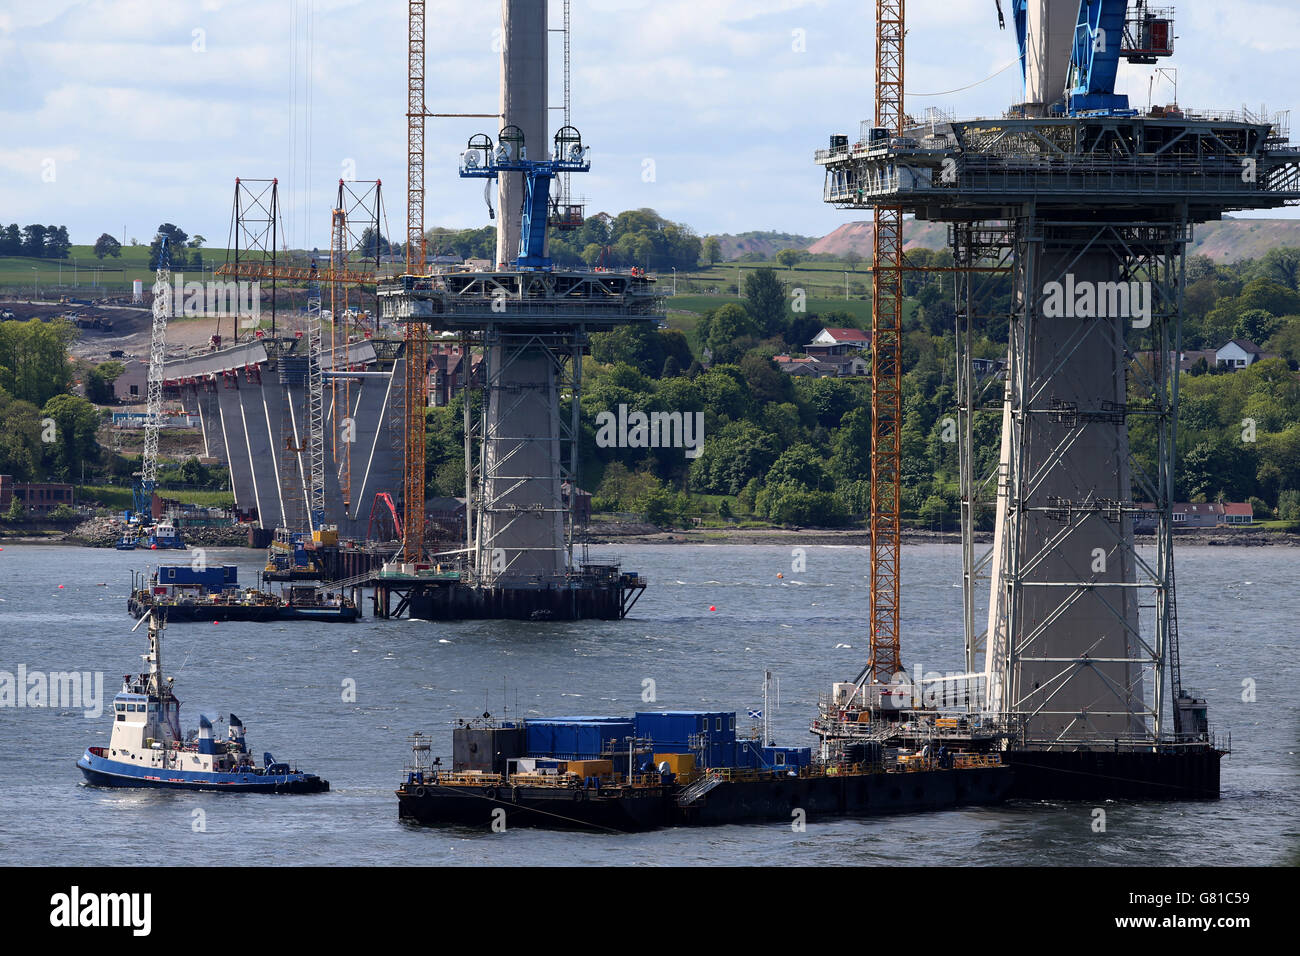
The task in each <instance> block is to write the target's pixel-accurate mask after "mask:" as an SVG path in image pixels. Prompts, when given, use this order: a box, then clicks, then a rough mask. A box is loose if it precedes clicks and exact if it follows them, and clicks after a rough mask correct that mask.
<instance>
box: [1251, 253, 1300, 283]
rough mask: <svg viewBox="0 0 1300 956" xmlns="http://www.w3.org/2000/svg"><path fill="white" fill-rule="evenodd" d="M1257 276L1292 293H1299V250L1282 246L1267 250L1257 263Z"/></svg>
mask: <svg viewBox="0 0 1300 956" xmlns="http://www.w3.org/2000/svg"><path fill="white" fill-rule="evenodd" d="M1259 274H1260V276H1261V277H1263V278H1265V279H1269V280H1271V281H1273V282H1276V283H1278V284H1279V285H1284V286H1286V287H1287V288H1288V289H1290V290H1291V291H1292V292H1300V249H1296V248H1294V247H1291V246H1283V247H1282V248H1280V249H1270V250H1268V252H1266V253H1264V258H1263V259H1261V260H1260V261H1259Z"/></svg>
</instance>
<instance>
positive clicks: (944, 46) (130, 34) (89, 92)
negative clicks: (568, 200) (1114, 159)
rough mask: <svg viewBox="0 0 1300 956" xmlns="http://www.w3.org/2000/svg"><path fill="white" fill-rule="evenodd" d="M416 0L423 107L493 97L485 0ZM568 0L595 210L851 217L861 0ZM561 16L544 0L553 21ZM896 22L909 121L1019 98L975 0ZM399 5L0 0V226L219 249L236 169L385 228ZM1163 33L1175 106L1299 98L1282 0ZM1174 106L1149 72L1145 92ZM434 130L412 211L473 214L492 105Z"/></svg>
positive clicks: (439, 219) (1165, 83) (987, 14)
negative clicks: (847, 149)
mask: <svg viewBox="0 0 1300 956" xmlns="http://www.w3.org/2000/svg"><path fill="white" fill-rule="evenodd" d="M536 2H539V3H543V2H547V0H536ZM427 6H428V12H427V20H428V24H429V28H428V41H427V47H428V52H427V66H426V70H427V80H426V102H427V108H428V109H429V111H431V112H461V113H492V112H495V111H496V109H497V100H498V89H497V85H498V70H499V60H498V54H497V53H496V52H494V43H495V42H496V40H497V39H498V36H497V34H496V31H497V30H498V29H499V23H500V4H499V3H497V2H495V0H456V2H450V0H431V2H429V3H428V5H427ZM1004 6H1005V7H1007V9H1008V10H1009V9H1010V2H1009V0H1008V2H1007V3H1004ZM572 7H573V40H572V44H573V122H574V125H575V126H577V127H578V128H579V129H580V130H581V131H582V134H583V138H584V140H585V141H586V143H587V144H588V145H589V146H591V147H592V163H593V169H592V172H590V173H588V174H585V175H583V176H578V177H576V178H575V180H574V191H575V192H576V193H578V194H580V195H581V196H584V197H586V198H588V200H589V206H588V211H589V212H591V211H597V210H607V211H611V212H618V211H621V210H624V209H632V208H640V207H650V208H653V209H655V210H657V211H658V212H659V213H660V214H662V215H664V216H666V217H667V218H669V219H672V220H675V221H679V222H685V223H687V224H689V225H690V226H692V227H694V228H695V229H696V231H697V232H699V233H700V234H701V235H707V234H713V233H735V232H744V231H748V230H779V231H783V232H792V233H798V234H803V235H810V236H821V235H824V234H826V233H828V232H831V231H832V230H834V229H835V228H836V227H837V226H839V225H841V224H843V223H844V222H846V221H849V220H851V219H852V218H854V217H853V214H852V213H848V212H842V211H837V210H835V209H834V208H832V207H829V206H826V205H825V204H824V203H823V202H822V200H821V186H822V176H821V171H820V169H819V168H818V167H817V166H816V165H815V164H814V163H813V153H814V151H815V150H816V149H818V148H821V147H823V146H825V145H826V143H827V139H828V136H829V135H830V134H832V133H837V132H839V133H850V134H855V133H856V132H857V130H858V126H859V123H860V121H861V120H862V119H863V118H864V117H866V116H868V115H869V114H870V113H871V111H872V79H873V78H872V70H873V66H872V61H873V44H874V22H873V18H874V11H875V3H874V2H873V0H573V3H572ZM561 9H562V4H561V2H560V0H550V10H551V26H552V27H553V28H558V27H559V26H560V24H561V16H560V15H561ZM907 15H908V27H909V29H908V37H907V78H906V84H905V85H906V88H907V91H908V98H907V108H908V111H909V112H910V113H912V114H913V115H917V114H920V113H922V112H923V111H924V110H925V109H926V107H930V106H933V107H936V108H938V109H941V110H943V111H945V112H948V113H952V114H956V115H958V116H962V117H970V116H989V115H999V114H1000V113H1001V111H1002V110H1003V109H1005V107H1006V106H1007V105H1008V104H1010V103H1012V102H1014V101H1016V100H1018V99H1019V97H1020V92H1021V90H1020V87H1021V82H1020V75H1019V69H1018V67H1017V66H1015V65H1014V64H1015V60H1016V47H1015V37H1014V32H1013V31H1012V30H1007V31H1006V32H1000V31H999V30H998V27H997V15H996V12H995V9H994V4H993V2H992V0H909V2H908V4H907ZM406 18H407V4H406V3H405V2H400V0H166V2H162V3H160V2H157V0H0V130H2V131H3V133H0V222H3V223H9V222H18V223H19V224H20V225H25V224H27V223H29V222H36V221H39V222H42V223H51V224H62V225H67V226H68V228H69V230H70V232H71V235H72V239H73V241H74V242H77V243H90V242H93V241H94V240H95V238H96V237H97V236H99V235H100V233H103V232H108V233H110V234H112V235H115V236H116V237H117V238H118V239H119V240H120V239H122V238H123V236H124V235H125V237H126V238H127V240H128V241H129V240H130V239H131V238H133V237H134V238H138V239H139V240H140V241H141V242H148V241H149V240H150V238H151V237H152V236H153V234H154V232H155V230H156V229H157V227H158V224H159V223H162V222H173V223H175V224H177V225H179V226H180V227H181V228H183V229H185V230H186V231H187V232H189V233H190V234H191V235H195V234H200V235H203V236H204V237H205V238H206V239H207V241H208V245H211V246H218V247H219V246H224V245H226V241H227V237H228V236H229V233H230V211H231V205H232V198H233V192H234V180H235V177H237V176H239V177H244V178H249V179H255V178H270V177H278V178H279V180H280V183H281V197H282V198H281V201H282V206H283V209H284V220H285V227H286V230H287V232H288V235H289V236H290V241H291V243H292V244H293V245H295V246H297V247H303V246H324V247H328V242H329V238H328V237H329V220H330V209H331V208H332V206H333V200H334V194H335V192H336V190H337V185H338V180H339V178H340V177H347V178H356V179H359V180H370V179H381V180H382V181H383V184H384V195H385V207H386V211H387V216H386V219H387V222H388V228H387V229H386V230H385V232H386V233H387V234H389V235H392V236H394V237H400V236H401V235H402V234H403V233H404V231H405V208H406V206H405V178H406V167H405V163H406V116H405V114H406V33H407V19H406ZM309 27H310V30H309V29H308V28H309ZM1176 33H1177V36H1178V38H1179V39H1178V42H1177V55H1176V56H1175V57H1174V58H1173V60H1172V61H1171V62H1170V63H1169V64H1167V65H1168V66H1174V67H1177V68H1178V73H1177V77H1178V100H1179V102H1180V103H1181V104H1182V105H1183V106H1185V107H1193V108H1206V109H1240V108H1241V107H1242V106H1244V105H1249V106H1250V107H1251V108H1252V109H1260V108H1261V107H1267V109H1268V110H1269V112H1273V111H1279V110H1289V109H1291V108H1293V107H1294V106H1296V105H1297V104H1296V100H1297V98H1298V97H1297V83H1296V81H1295V79H1294V77H1295V76H1296V70H1295V62H1296V57H1297V54H1298V53H1300V4H1295V3H1292V2H1286V3H1284V2H1280V0H1279V2H1260V0H1236V2H1233V3H1231V4H1225V3H1221V2H1213V3H1212V2H1209V0H1185V2H1183V3H1182V4H1181V5H1180V6H1179V8H1178V20H1177V27H1176ZM560 44H561V40H560V34H559V33H554V34H553V35H552V46H551V51H552V61H551V74H552V82H551V104H552V106H558V105H560V104H561V102H562V101H561V91H562V88H563V87H562V83H563V78H562V72H561V56H560V53H561V45H560ZM1007 67H1010V68H1007ZM1004 68H1006V69H1004ZM1151 75H1152V68H1149V67H1136V66H1128V65H1125V66H1122V67H1121V82H1120V86H1121V90H1122V91H1127V92H1129V94H1130V95H1131V96H1132V98H1133V100H1134V101H1135V103H1136V104H1139V105H1142V106H1145V105H1146V103H1147V102H1148V90H1149V83H1150V78H1151ZM990 77H991V78H990ZM308 78H310V82H308ZM981 81H983V82H981ZM957 90H960V92H950V91H957ZM930 93H941V94H944V95H939V96H928V95H924V94H930ZM1173 98H1174V97H1173V86H1172V82H1170V81H1169V80H1168V79H1165V78H1161V79H1160V82H1159V85H1158V86H1157V88H1156V93H1155V95H1154V100H1155V102H1158V103H1159V102H1171V101H1172V100H1173ZM308 104H310V108H308ZM553 115H554V116H555V117H556V122H555V123H553V126H555V127H558V126H559V125H560V122H559V117H560V114H559V113H558V112H556V113H554V114H553ZM428 124H429V125H428V130H427V133H426V168H427V198H426V203H425V210H426V212H425V219H426V225H427V226H430V227H431V226H450V227H455V228H467V227H477V226H483V225H488V224H489V222H490V220H489V218H488V213H487V208H486V205H485V204H484V202H483V189H482V186H481V184H477V183H475V182H470V181H465V180H461V179H460V178H459V177H458V176H457V175H456V167H457V161H458V157H459V154H460V152H461V151H462V150H463V149H464V146H465V142H466V140H467V139H468V138H469V137H470V135H472V134H474V133H478V132H487V133H492V134H495V132H496V131H495V130H494V129H492V127H493V126H494V125H495V123H494V121H492V120H476V119H450V120H447V119H430V120H429V121H428ZM1297 135H1298V136H1300V133H1298V134H1297Z"/></svg>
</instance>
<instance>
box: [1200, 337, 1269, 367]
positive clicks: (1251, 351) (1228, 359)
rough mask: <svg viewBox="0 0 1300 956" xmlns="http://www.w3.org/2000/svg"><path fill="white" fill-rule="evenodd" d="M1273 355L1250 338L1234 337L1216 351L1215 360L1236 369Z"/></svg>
mask: <svg viewBox="0 0 1300 956" xmlns="http://www.w3.org/2000/svg"><path fill="white" fill-rule="evenodd" d="M1272 357H1273V356H1271V355H1269V354H1268V353H1267V352H1265V351H1264V350H1263V349H1261V348H1260V347H1259V346H1258V345H1256V344H1255V343H1254V342H1252V341H1250V339H1233V340H1232V341H1231V342H1229V343H1228V344H1227V345H1225V346H1224V347H1223V348H1221V349H1219V350H1218V351H1217V352H1215V353H1214V358H1215V361H1217V362H1218V363H1219V364H1220V365H1223V366H1226V367H1228V368H1230V369H1234V370H1235V369H1239V368H1246V367H1248V366H1251V365H1254V364H1255V363H1256V362H1258V361H1259V360H1260V359H1264V358H1272Z"/></svg>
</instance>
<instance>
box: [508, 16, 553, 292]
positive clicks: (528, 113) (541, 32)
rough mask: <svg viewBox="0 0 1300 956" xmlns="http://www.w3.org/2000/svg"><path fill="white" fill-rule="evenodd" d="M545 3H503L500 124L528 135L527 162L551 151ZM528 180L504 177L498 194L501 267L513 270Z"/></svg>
mask: <svg viewBox="0 0 1300 956" xmlns="http://www.w3.org/2000/svg"><path fill="white" fill-rule="evenodd" d="M546 7H547V4H546V2H545V0H501V117H502V120H501V126H502V128H505V127H506V126H518V127H519V128H520V129H521V130H523V131H524V143H525V148H526V149H527V150H528V158H529V159H545V158H546V156H547V153H548V152H549V151H550V149H551V142H550V138H551V131H550V130H548V128H547V127H548V125H549V122H548V121H549V116H548V114H547V41H548V37H549V34H548V33H547V29H546V23H547V20H546ZM523 202H524V177H523V174H522V173H503V174H502V175H501V179H500V183H499V186H498V191H497V209H498V214H497V267H498V268H513V267H514V264H515V257H516V256H518V255H519V233H520V227H521V222H522V219H523Z"/></svg>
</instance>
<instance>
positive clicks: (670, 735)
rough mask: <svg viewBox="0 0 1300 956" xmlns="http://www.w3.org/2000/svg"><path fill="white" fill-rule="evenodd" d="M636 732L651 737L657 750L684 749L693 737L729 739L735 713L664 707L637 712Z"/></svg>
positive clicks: (713, 740) (732, 735)
mask: <svg viewBox="0 0 1300 956" xmlns="http://www.w3.org/2000/svg"><path fill="white" fill-rule="evenodd" d="M636 734H637V736H638V737H648V738H650V739H651V740H653V741H654V745H655V749H656V750H658V751H659V752H660V753H687V752H689V750H690V743H691V740H692V738H697V737H705V738H707V740H708V742H709V743H711V744H712V743H731V742H734V741H735V739H736V715H735V713H734V712H730V711H713V710H710V711H703V710H664V711H642V712H639V713H638V714H637V715H636Z"/></svg>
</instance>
